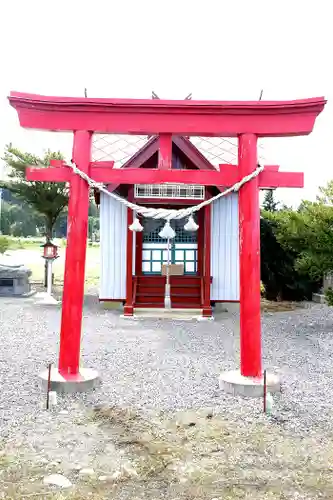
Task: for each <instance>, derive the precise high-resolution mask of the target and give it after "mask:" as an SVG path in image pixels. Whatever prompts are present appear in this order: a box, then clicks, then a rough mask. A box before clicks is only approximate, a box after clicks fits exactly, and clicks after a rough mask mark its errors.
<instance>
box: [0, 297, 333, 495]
mask: <svg viewBox="0 0 333 500" xmlns="http://www.w3.org/2000/svg"><path fill="white" fill-rule="evenodd" d="M262 324H263V359H264V367H265V368H267V369H268V370H270V371H273V372H274V373H277V374H278V375H280V377H281V379H282V384H283V391H282V394H281V395H277V396H275V404H274V411H273V417H272V423H274V425H278V426H279V428H280V429H282V430H283V433H284V435H290V436H297V437H298V438H299V439H303V438H304V439H305V438H306V439H308V438H309V436H313V437H314V445H315V446H317V447H318V452H320V447H321V446H322V445H323V443H326V442H327V440H329V439H331V435H332V430H333V420H332V417H331V412H332V400H333V385H332V383H331V373H332V365H333V362H332V355H331V352H333V309H330V308H328V307H326V306H324V305H320V304H306V305H305V307H304V308H299V309H296V310H295V311H291V312H277V313H274V314H272V313H270V314H263V320H262ZM0 325H1V330H0V332H1V343H0V379H1V391H0V423H1V436H2V438H4V440H5V441H6V443H12V442H14V441H15V443H16V445H17V443H19V444H20V440H21V442H25V443H27V442H29V443H32V446H33V448H34V450H36V449H38V444H36V443H37V441H38V435H42V434H44V431H43V429H44V430H46V429H47V428H49V429H50V428H52V429H53V431H54V426H53V427H52V425H53V423H54V421H55V420H56V421H57V425H58V428H59V429H62V432H65V430H64V429H66V426H67V425H68V422H67V420H66V419H68V416H67V414H66V413H62V412H61V411H59V410H65V411H68V412H69V413H70V414H71V415H72V416H73V418H74V419H75V418H77V419H80V418H81V417H82V408H92V407H93V406H95V405H107V406H110V405H117V406H118V407H119V406H124V407H135V408H139V409H142V410H144V411H155V410H156V411H160V410H166V411H170V412H173V411H175V410H180V409H186V408H191V409H192V410H193V409H196V408H207V407H213V408H214V411H215V412H216V413H218V414H220V415H223V417H224V418H226V419H227V420H228V422H229V423H230V422H234V423H235V424H237V423H239V425H241V426H243V427H244V425H245V426H246V425H252V424H253V423H255V422H261V423H264V420H266V421H267V419H264V417H263V415H262V413H261V412H262V402H261V401H260V400H256V399H254V400H244V399H242V398H235V397H231V396H229V395H226V394H224V393H222V392H221V391H220V390H219V389H218V385H217V378H218V375H219V374H220V372H221V371H224V370H229V369H235V368H237V367H238V358H239V332H238V314H237V311H235V312H233V313H231V312H229V313H220V314H219V315H217V318H216V321H214V322H188V321H163V320H153V319H140V320H134V319H133V320H132V319H122V318H120V317H119V314H118V313H117V312H115V311H111V310H104V309H102V308H101V306H100V305H99V304H98V303H97V301H96V299H94V298H93V297H87V300H86V304H85V308H84V320H83V332H84V333H83V342H82V361H83V364H84V365H85V366H87V367H93V368H97V369H98V370H99V372H100V374H101V376H102V380H103V384H102V385H101V387H100V388H99V389H97V390H96V391H94V392H91V393H88V394H81V395H76V396H65V397H62V398H59V405H58V407H57V413H56V414H55V413H47V412H45V411H43V405H44V402H45V396H44V395H43V394H42V393H41V391H40V389H39V384H38V379H37V374H38V372H40V371H41V370H43V369H45V367H46V365H47V363H49V362H54V363H56V359H57V358H56V353H57V348H58V339H59V327H60V310H59V309H58V308H50V307H45V306H40V305H36V304H35V303H34V299H33V298H31V299H29V300H28V299H24V300H23V299H22V300H21V299H17V300H12V299H5V298H0ZM52 422H53V423H52ZM66 422H67V423H66ZM73 422H74V420H73ZM240 422H241V424H240ZM264 425H266V424H264ZM80 432H82V430H81V429H80ZM46 434H47V433H46ZM97 435H98V431H96V429H95V428H91V429H90V430H89V429H88V430H87V436H88V439H87V442H86V441H84V442H83V441H81V442H80V443H81V444H80V445H78V444H77V445H76V446H74V447H73V449H71V454H70V455H68V457H67V458H68V464H70V463H74V462H75V463H77V461H78V460H79V462H80V465H81V466H89V464H91V462H90V461H89V459H87V460H86V459H85V457H86V458H87V457H88V458H89V454H90V453H91V449H92V448H94V447H96V443H98V442H99V441H98V439H97V437H98V436H97ZM89 436H90V438H89ZM96 436H97V437H96ZM67 438H68V440H69V441H71V440H72V442H71V443H73V439H74V437H73V435H70V436H69V437H68V436H67ZM67 438H64V434H61V433H60V431H59V434H58V435H56V436H54V435H53V436H52V437H51V436H49V438H46V437H45V436H44V437H43V440H42V441H41V444H40V448H41V449H42V452H43V454H44V456H45V457H46V460H47V461H50V460H53V461H54V460H55V455H54V450H52V449H51V448H52V443H53V445H54V442H55V441H58V442H59V441H61V440H64V442H66V439H67ZM99 444H100V446H101V443H99ZM70 446H71V444H70ZM103 446H104V447H105V443H104V444H103ZM103 446H102V448H103ZM75 453H76V455H75ZM78 457H79V458H78ZM61 460H64V456H63V455H62V456H61V458H60V459H59V461H61ZM0 497H1V496H0ZM15 498H16V497H15ZM22 498H23V497H22ZM80 498H81V497H80ZM103 498H104V497H103ZM110 498H111V497H110ZM112 498H113V497H112ZM117 498H118V497H117ZM119 498H120V497H119ZM124 498H125V497H124ZM126 498H127V497H126ZM149 498H150V497H149ZM204 498H206V497H204ZM207 498H208V497H207ZM228 498H229V497H228ZM230 498H243V497H230ZM244 498H245V497H244ZM249 498H250V497H249ZM251 498H252V497H251ZM258 498H259V497H258ZM260 498H261V497H260ZM265 498H266V497H265ZM279 498H280V497H279ZM281 498H282V497H281ZM286 498H287V497H286ZM288 498H289V497H288ZM290 498H317V497H316V496H315V495H313V496H312V497H311V496H310V497H306V496H304V497H296V496H295V497H290ZM327 498H331V497H327Z"/></svg>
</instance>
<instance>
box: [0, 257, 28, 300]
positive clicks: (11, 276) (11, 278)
mask: <svg viewBox="0 0 333 500" xmlns="http://www.w3.org/2000/svg"><path fill="white" fill-rule="evenodd" d="M30 276H31V270H30V269H28V268H27V267H25V266H24V265H23V264H16V263H14V262H12V261H11V260H10V259H8V258H5V257H2V259H1V261H0V296H7V297H24V296H27V295H30V294H31V285H30V282H29V278H30Z"/></svg>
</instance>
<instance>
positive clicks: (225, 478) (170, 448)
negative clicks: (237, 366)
mask: <svg viewBox="0 0 333 500" xmlns="http://www.w3.org/2000/svg"><path fill="white" fill-rule="evenodd" d="M178 417H179V416H178V415H174V416H173V417H172V418H169V417H168V416H167V415H164V416H163V415H162V416H161V417H159V418H155V419H151V420H145V419H143V418H142V417H141V416H140V415H139V414H135V413H134V414H133V413H131V412H128V411H127V410H121V409H119V408H116V407H113V408H108V409H107V408H104V409H98V410H97V411H96V412H95V414H94V417H93V418H94V420H95V421H98V420H99V421H100V423H101V425H103V426H105V427H106V428H110V429H111V428H112V429H113V432H114V429H115V428H116V429H117V435H118V436H121V439H120V440H119V441H118V446H122V447H125V450H126V453H127V454H128V456H130V457H131V462H132V464H133V467H134V468H135V471H136V474H137V480H136V482H137V483H138V484H139V483H144V484H145V488H146V489H147V492H148V491H149V490H150V489H152V488H154V487H156V485H157V484H161V485H164V484H167V485H169V486H168V487H167V490H168V495H169V496H167V498H176V497H177V498H180V499H183V498H184V499H185V498H186V499H190V498H193V499H197V500H206V499H207V500H208V499H210V498H220V497H221V498H223V499H230V500H234V499H243V498H244V499H256V500H257V499H258V500H259V499H281V498H293V496H289V495H291V494H292V495H293V494H294V493H296V492H298V493H299V494H303V495H304V494H305V495H309V498H310V497H311V498H313V499H314V498H317V496H318V495H319V494H320V495H321V498H331V495H332V486H333V469H332V465H333V448H332V445H331V444H330V445H328V446H327V449H326V451H325V452H324V450H322V449H321V456H322V459H318V456H317V455H316V454H315V453H313V450H314V442H313V441H312V440H311V439H310V438H308V439H302V440H301V439H299V438H298V437H297V436H295V437H292V436H289V435H287V434H285V433H284V432H283V430H282V429H281V428H280V427H279V426H278V425H277V424H272V423H269V422H268V421H266V422H257V423H254V424H246V425H245V424H242V423H241V422H240V423H239V424H237V425H235V423H231V422H228V421H226V420H224V419H223V418H222V417H218V416H214V417H213V418H207V412H201V413H200V412H198V413H197V416H196V418H195V419H194V421H193V419H185V421H184V419H183V422H182V421H179V418H178ZM133 481H135V480H134V479H133V477H132V478H128V479H127V480H126V482H127V484H128V483H130V482H133ZM145 491H146V490H145ZM172 495H174V496H172ZM283 495H285V497H284V496H283ZM146 498H153V497H150V496H146Z"/></svg>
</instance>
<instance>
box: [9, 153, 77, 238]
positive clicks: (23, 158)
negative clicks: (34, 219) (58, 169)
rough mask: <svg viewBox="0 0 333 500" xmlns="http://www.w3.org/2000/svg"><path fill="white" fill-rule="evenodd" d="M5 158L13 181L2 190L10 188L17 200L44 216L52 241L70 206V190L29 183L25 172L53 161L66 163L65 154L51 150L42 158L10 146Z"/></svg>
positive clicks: (63, 184) (58, 184) (51, 183)
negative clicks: (62, 215)
mask: <svg viewBox="0 0 333 500" xmlns="http://www.w3.org/2000/svg"><path fill="white" fill-rule="evenodd" d="M2 159H3V160H4V161H5V163H6V167H7V171H8V177H9V180H8V181H2V182H1V183H0V187H3V188H6V189H8V190H9V191H10V192H11V193H12V194H13V195H14V196H15V198H17V199H19V200H22V201H24V202H26V203H27V204H28V205H29V206H30V207H32V208H33V209H34V211H35V212H36V213H37V214H40V215H42V217H43V219H44V223H45V228H44V234H45V236H46V238H51V237H52V230H53V227H54V225H55V223H56V221H57V219H58V217H59V215H60V214H61V213H62V212H63V210H64V209H65V208H66V207H67V205H68V188H67V186H66V184H65V183H57V182H34V181H33V182H31V181H27V180H26V178H25V171H26V168H27V167H28V166H30V165H35V166H39V167H43V166H44V167H47V166H48V165H49V164H50V160H53V159H55V160H62V159H63V156H62V154H61V153H60V152H52V151H47V152H46V153H45V154H44V156H43V157H42V158H40V157H38V156H36V155H33V154H31V153H27V152H22V151H20V150H19V149H17V148H14V147H13V146H12V145H11V144H9V145H8V146H6V148H5V153H4V157H3V158H2Z"/></svg>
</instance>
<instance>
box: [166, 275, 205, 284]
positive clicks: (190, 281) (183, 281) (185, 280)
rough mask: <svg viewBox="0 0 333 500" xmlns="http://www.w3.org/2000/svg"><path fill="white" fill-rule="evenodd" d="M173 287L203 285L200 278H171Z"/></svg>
mask: <svg viewBox="0 0 333 500" xmlns="http://www.w3.org/2000/svg"><path fill="white" fill-rule="evenodd" d="M170 284H171V285H182V286H187V285H199V286H200V285H201V277H200V276H170Z"/></svg>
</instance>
